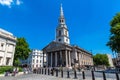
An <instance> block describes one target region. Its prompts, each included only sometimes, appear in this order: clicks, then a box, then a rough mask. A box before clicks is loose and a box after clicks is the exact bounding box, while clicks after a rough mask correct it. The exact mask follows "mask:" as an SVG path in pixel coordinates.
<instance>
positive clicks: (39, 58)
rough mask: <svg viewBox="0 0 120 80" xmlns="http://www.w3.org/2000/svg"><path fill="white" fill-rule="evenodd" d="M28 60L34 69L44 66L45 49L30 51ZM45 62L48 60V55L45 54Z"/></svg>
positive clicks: (30, 66)
mask: <svg viewBox="0 0 120 80" xmlns="http://www.w3.org/2000/svg"><path fill="white" fill-rule="evenodd" d="M27 62H28V66H29V68H31V69H32V70H33V69H37V68H40V67H43V51H41V50H32V52H30V53H29V57H28V60H27ZM44 62H46V55H44Z"/></svg>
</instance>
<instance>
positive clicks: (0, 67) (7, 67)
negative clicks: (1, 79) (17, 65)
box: [0, 66, 13, 74]
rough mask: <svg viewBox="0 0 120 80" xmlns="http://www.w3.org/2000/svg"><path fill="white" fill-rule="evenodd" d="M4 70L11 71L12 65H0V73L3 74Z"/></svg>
mask: <svg viewBox="0 0 120 80" xmlns="http://www.w3.org/2000/svg"><path fill="white" fill-rule="evenodd" d="M6 71H9V72H12V71H13V67H12V66H0V74H3V73H4V72H6Z"/></svg>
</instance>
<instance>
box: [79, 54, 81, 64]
mask: <svg viewBox="0 0 120 80" xmlns="http://www.w3.org/2000/svg"><path fill="white" fill-rule="evenodd" d="M80 54H81V53H79V54H78V55H79V65H81V62H80V61H81V60H80Z"/></svg>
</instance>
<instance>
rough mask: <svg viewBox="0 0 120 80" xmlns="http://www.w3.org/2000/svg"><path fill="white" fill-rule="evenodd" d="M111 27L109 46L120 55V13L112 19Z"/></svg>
mask: <svg viewBox="0 0 120 80" xmlns="http://www.w3.org/2000/svg"><path fill="white" fill-rule="evenodd" d="M110 25H111V29H110V32H111V35H110V39H109V41H108V43H107V46H109V47H110V48H111V50H112V51H114V52H117V53H120V13H118V14H117V15H116V16H115V17H114V18H113V19H112V21H111V23H110Z"/></svg>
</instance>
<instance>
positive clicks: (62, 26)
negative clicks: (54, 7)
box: [56, 4, 70, 44]
mask: <svg viewBox="0 0 120 80" xmlns="http://www.w3.org/2000/svg"><path fill="white" fill-rule="evenodd" d="M58 22H59V24H58V27H57V29H56V41H57V42H60V43H65V44H70V39H69V32H68V29H67V25H66V23H65V18H64V13H63V7H62V4H61V6H60V17H59V19H58Z"/></svg>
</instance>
